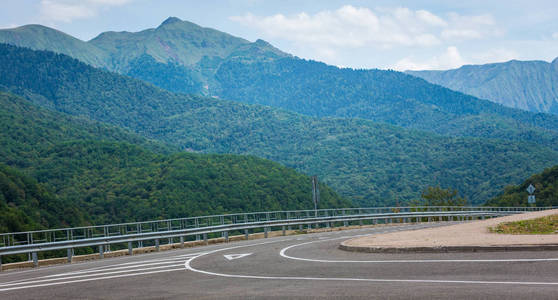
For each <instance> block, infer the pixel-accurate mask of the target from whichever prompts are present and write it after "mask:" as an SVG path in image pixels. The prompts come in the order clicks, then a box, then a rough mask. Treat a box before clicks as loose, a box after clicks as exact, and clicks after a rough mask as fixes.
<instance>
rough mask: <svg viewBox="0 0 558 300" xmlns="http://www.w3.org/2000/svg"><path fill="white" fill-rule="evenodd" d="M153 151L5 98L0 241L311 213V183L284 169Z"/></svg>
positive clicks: (335, 203)
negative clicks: (53, 231)
mask: <svg viewBox="0 0 558 300" xmlns="http://www.w3.org/2000/svg"><path fill="white" fill-rule="evenodd" d="M154 144H157V143H155V142H151V141H148V140H146V139H144V138H142V137H138V136H136V135H134V134H131V133H128V132H125V131H123V130H121V129H118V128H115V127H113V126H109V125H104V124H100V123H97V122H92V121H87V120H83V119H78V118H75V117H70V116H66V115H64V114H61V113H58V112H53V111H49V110H46V109H43V108H39V107H36V106H35V105H33V104H31V103H30V102H29V101H27V100H25V99H22V98H20V97H17V96H14V95H10V94H7V93H0V145H1V148H2V151H1V152H0V216H1V218H0V230H1V232H6V231H8V232H10V231H11V232H13V231H19V230H30V229H38V228H45V227H59V226H80V225H86V224H101V223H113V222H129V221H145V220H151V219H164V218H178V217H187V216H195V215H207V214H217V213H225V212H245V211H256V210H257V211H261V210H287V209H310V208H312V207H313V204H312V202H311V200H310V199H311V189H310V182H311V180H310V178H309V177H308V176H305V175H302V174H300V173H297V172H295V171H294V170H293V169H289V168H286V167H284V166H281V165H279V164H278V163H275V162H271V161H268V160H264V159H260V158H256V157H246V156H238V155H216V154H215V155H208V154H195V153H176V152H174V153H173V152H172V148H171V149H170V150H171V151H167V150H168V148H167V147H165V146H164V145H157V146H154ZM146 147H149V148H151V149H154V150H155V151H157V152H153V151H151V150H148V149H147V148H146ZM320 191H321V204H320V205H323V206H324V207H341V206H343V207H347V206H350V205H351V204H350V202H349V201H347V200H346V199H343V198H340V197H339V196H338V195H337V194H335V193H334V192H333V191H332V190H331V189H330V188H329V187H327V186H325V185H321V186H320Z"/></svg>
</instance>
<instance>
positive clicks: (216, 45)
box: [0, 17, 289, 95]
mask: <svg viewBox="0 0 558 300" xmlns="http://www.w3.org/2000/svg"><path fill="white" fill-rule="evenodd" d="M0 43H8V44H12V45H16V46H20V47H26V48H31V49H35V50H50V51H53V52H56V53H61V54H66V55H69V56H71V57H74V58H76V59H79V60H80V61H82V62H85V63H87V64H90V65H92V66H95V67H98V68H103V69H107V70H111V71H116V72H119V73H121V74H125V75H130V76H134V77H136V78H140V79H144V80H147V81H150V82H153V83H155V84H159V85H161V86H162V87H164V88H170V87H174V88H176V90H177V91H179V92H186V93H198V94H205V95H207V94H208V93H209V91H208V88H209V85H210V84H211V85H213V84H214V83H213V82H212V81H211V74H212V73H213V72H214V69H215V68H217V66H218V65H219V64H220V63H221V62H222V61H224V60H225V59H227V58H229V57H238V56H241V55H244V56H246V55H248V56H250V57H251V59H254V58H258V59H263V60H265V59H272V58H278V57H286V56H289V55H288V54H286V53H283V52H281V51H280V50H278V49H276V48H274V47H273V46H271V45H270V44H268V43H266V42H264V41H262V40H258V41H256V42H254V43H251V42H249V41H247V40H245V39H242V38H238V37H234V36H232V35H229V34H226V33H223V32H220V31H217V30H214V29H211V28H204V27H201V26H198V25H196V24H194V23H191V22H187V21H182V20H180V19H178V18H175V17H170V18H168V19H167V20H165V21H164V22H163V23H161V25H160V26H158V27H157V28H151V29H146V30H143V31H140V32H126V31H123V32H114V31H109V32H103V33H101V34H100V35H98V36H97V37H95V38H94V39H92V40H90V41H87V42H85V41H81V40H79V39H77V38H74V37H72V36H69V35H67V34H65V33H63V32H60V31H58V30H55V29H51V28H48V27H45V26H42V25H26V26H21V27H17V28H13V29H1V30H0ZM173 77H175V78H176V77H178V78H179V79H180V80H175V81H174V82H171V83H170V84H169V83H168V80H167V79H169V78H173Z"/></svg>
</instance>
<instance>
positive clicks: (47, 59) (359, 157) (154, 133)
mask: <svg viewBox="0 0 558 300" xmlns="http://www.w3.org/2000/svg"><path fill="white" fill-rule="evenodd" d="M0 53H2V55H0V86H3V87H2V88H4V89H7V90H9V91H13V92H16V93H18V94H20V95H23V96H25V97H27V98H29V99H31V100H32V101H33V102H34V103H36V104H39V105H41V106H46V107H49V108H50V109H52V110H58V111H62V112H65V113H68V114H71V115H78V116H83V117H88V118H90V119H92V120H96V121H102V122H107V123H110V124H113V125H117V126H121V127H124V128H126V129H128V130H131V131H133V132H135V133H137V134H139V135H142V136H144V137H147V138H150V139H157V140H159V141H163V142H165V143H168V144H172V145H176V146H177V147H180V148H181V149H188V150H190V151H196V152H202V153H234V154H242V155H254V156H257V157H262V158H267V159H270V160H273V161H276V162H279V163H281V164H284V165H286V166H288V167H292V168H294V169H296V170H298V171H301V172H304V173H306V174H312V175H315V174H316V175H318V176H319V177H320V178H321V180H323V182H324V183H326V184H328V185H330V186H331V187H333V188H334V189H336V191H337V192H339V193H340V194H341V195H343V196H345V197H349V198H351V199H352V200H354V203H358V204H359V205H393V204H395V198H396V197H397V199H398V200H399V201H400V203H407V202H408V201H410V200H412V199H416V198H418V197H419V196H420V191H422V190H423V189H424V188H425V187H426V186H428V185H441V186H444V187H452V188H457V189H459V190H460V191H462V193H463V195H464V196H467V197H468V198H469V199H470V200H471V201H472V202H473V203H474V204H478V203H482V202H483V201H484V200H486V199H489V198H490V197H492V196H493V195H495V193H497V192H499V190H500V188H501V187H503V186H504V185H507V184H509V183H516V182H519V180H522V179H523V178H525V177H527V176H528V175H530V174H532V173H535V172H538V171H540V170H542V168H544V167H546V166H548V165H550V164H556V163H558V152H557V151H556V150H551V149H550V148H547V147H544V146H541V145H537V144H536V143H527V142H513V141H507V140H498V139H486V138H467V137H449V136H442V135H436V134H433V133H429V132H424V131H418V130H410V129H404V128H400V127H397V126H393V125H389V124H382V123H374V122H372V121H369V120H364V119H340V118H331V117H328V118H314V117H308V116H304V115H301V114H297V113H294V112H290V111H287V110H283V109H277V108H272V107H267V106H261V105H249V104H243V103H238V102H234V101H225V100H220V99H214V98H206V97H201V96H195V95H185V94H175V93H171V92H169V91H166V90H162V89H160V88H157V87H155V86H153V85H151V84H146V83H144V82H142V81H139V80H136V79H133V78H129V77H125V76H122V75H119V74H116V73H112V72H108V71H104V70H99V69H95V68H93V67H91V66H89V65H86V64H84V63H82V62H79V61H78V60H76V59H73V58H71V57H68V56H65V55H62V54H55V53H52V52H48V51H34V50H30V49H26V48H18V47H14V46H10V45H0ZM8 70H9V71H8ZM406 76H407V75H406ZM531 138H534V137H531Z"/></svg>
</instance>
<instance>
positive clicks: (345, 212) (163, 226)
mask: <svg viewBox="0 0 558 300" xmlns="http://www.w3.org/2000/svg"><path fill="white" fill-rule="evenodd" d="M552 208H553V207H463V206H429V207H424V206H418V207H416V206H413V207H382V208H340V209H320V210H296V211H271V212H255V213H240V214H225V215H212V216H201V217H189V218H180V219H167V220H156V221H148V222H134V223H121V224H110V225H99V226H86V227H73V228H59V229H49V230H38V231H27V232H12V233H3V234H0V267H1V257H2V256H3V255H13V254H32V255H30V256H31V257H32V258H31V257H30V259H32V260H33V261H34V262H35V264H37V263H38V259H37V253H38V252H41V251H51V250H61V249H67V250H68V251H67V255H68V260H69V261H71V256H72V254H73V251H72V249H74V248H79V247H94V246H97V247H99V253H100V255H101V257H102V256H103V252H104V251H105V250H106V248H105V247H106V246H108V245H110V244H122V243H128V250H129V253H130V254H132V252H133V248H132V246H133V243H136V245H137V247H143V242H144V241H154V242H155V247H156V248H157V250H158V248H159V242H160V240H161V239H168V242H169V243H172V242H173V241H174V239H176V238H178V239H179V240H180V242H181V243H184V239H185V238H186V237H188V236H197V237H199V236H201V235H203V239H204V240H205V241H207V235H208V234H210V233H222V235H223V237H224V238H225V240H228V233H229V232H231V231H244V234H245V235H246V238H247V237H248V234H249V230H253V229H262V228H263V230H264V234H265V236H266V237H267V233H268V232H269V231H270V230H271V229H272V228H273V227H275V228H279V227H280V228H281V229H282V230H283V234H284V233H285V230H286V228H287V227H288V228H289V230H290V229H291V228H292V226H299V229H302V226H304V225H306V226H309V227H311V226H312V225H314V226H320V224H321V225H324V226H327V227H329V226H334V225H335V223H339V222H343V226H347V225H348V224H349V223H350V222H354V221H359V222H360V223H361V224H362V221H363V220H369V221H371V222H372V223H373V224H377V223H378V222H384V223H388V222H393V220H394V219H405V221H407V222H408V221H409V220H412V219H413V218H414V219H415V221H420V220H421V219H423V218H428V220H429V219H430V218H438V219H440V220H442V219H443V217H446V218H447V219H448V220H449V219H450V218H451V219H455V218H458V219H459V218H466V217H467V218H469V217H471V218H485V217H494V216H502V215H509V214H515V213H523V212H528V211H538V210H546V209H552ZM0 270H1V269H0Z"/></svg>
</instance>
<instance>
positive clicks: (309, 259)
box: [279, 237, 558, 263]
mask: <svg viewBox="0 0 558 300" xmlns="http://www.w3.org/2000/svg"><path fill="white" fill-rule="evenodd" d="M343 238H346V237H343ZM338 239H341V238H334V239H328V240H319V241H311V242H306V243H301V244H296V245H291V246H288V247H285V248H283V249H281V251H280V252H279V255H281V256H282V257H284V258H288V259H293V260H300V261H310V262H321V263H445V262H453V263H455V262H463V263H482V262H547V261H558V258H511V259H399V260H329V259H313V258H302V257H295V256H290V255H287V254H285V253H286V252H287V250H289V249H292V248H294V247H299V246H304V245H308V244H313V243H317V242H327V241H333V240H338Z"/></svg>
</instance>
